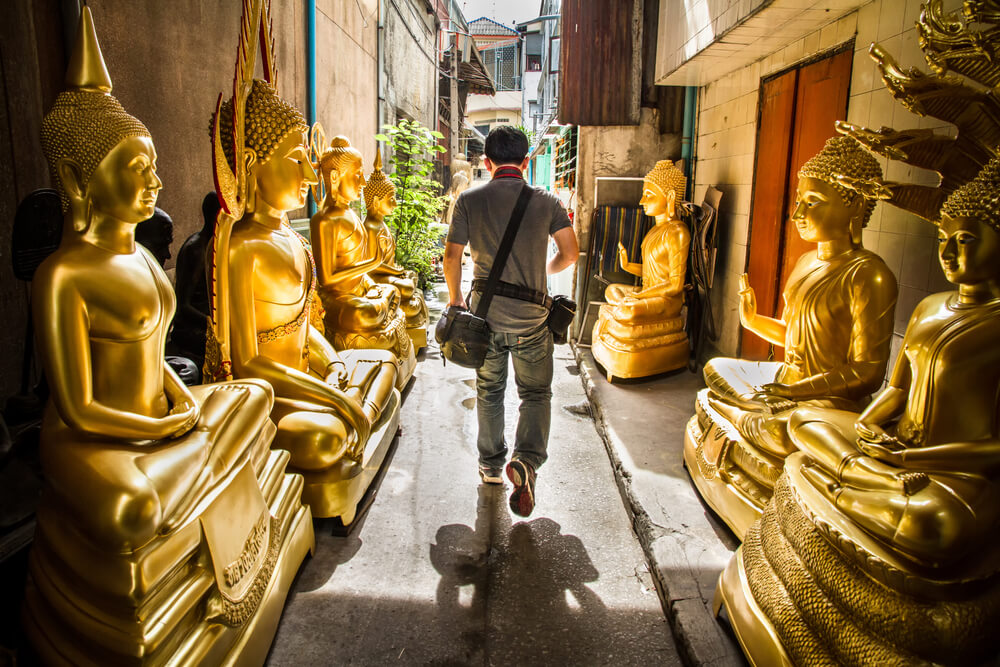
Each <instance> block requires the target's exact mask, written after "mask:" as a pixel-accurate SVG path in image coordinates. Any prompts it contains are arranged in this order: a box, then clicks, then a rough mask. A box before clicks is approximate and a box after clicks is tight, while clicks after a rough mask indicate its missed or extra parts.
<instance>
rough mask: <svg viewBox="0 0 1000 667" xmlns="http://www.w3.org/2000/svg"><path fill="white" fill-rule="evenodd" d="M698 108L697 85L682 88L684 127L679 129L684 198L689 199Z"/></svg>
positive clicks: (691, 190) (691, 185) (691, 186)
mask: <svg viewBox="0 0 1000 667" xmlns="http://www.w3.org/2000/svg"><path fill="white" fill-rule="evenodd" d="M697 110H698V87H697V86H686V87H685V88H684V127H683V129H682V130H681V159H682V160H684V176H685V177H686V178H687V191H686V192H685V193H684V198H685V199H686V200H687V201H691V195H692V193H693V192H694V184H693V183H692V182H691V174H692V173H693V172H694V124H695V114H696V113H697Z"/></svg>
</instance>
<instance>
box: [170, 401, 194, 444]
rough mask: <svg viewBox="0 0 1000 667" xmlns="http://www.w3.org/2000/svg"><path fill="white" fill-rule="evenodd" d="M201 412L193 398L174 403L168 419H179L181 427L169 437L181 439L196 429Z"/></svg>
mask: <svg viewBox="0 0 1000 667" xmlns="http://www.w3.org/2000/svg"><path fill="white" fill-rule="evenodd" d="M199 412H200V411H199V410H198V404H197V403H195V402H194V399H193V398H187V397H185V398H183V399H182V400H180V401H178V402H177V403H174V406H173V407H172V408H170V413H169V416H168V417H167V418H168V419H170V418H177V419H178V421H180V425H179V426H178V427H177V428H176V429H175V430H174V431H173V432H171V433H170V435H169V436H168V437H170V438H179V437H181V436H182V435H184V434H185V433H187V432H188V431H190V430H191V429H192V428H194V425H195V424H197V423H198V417H199Z"/></svg>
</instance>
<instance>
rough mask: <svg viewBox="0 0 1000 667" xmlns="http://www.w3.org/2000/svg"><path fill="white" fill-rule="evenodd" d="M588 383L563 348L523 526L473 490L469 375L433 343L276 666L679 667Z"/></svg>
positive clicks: (291, 610) (302, 580) (292, 606)
mask: <svg viewBox="0 0 1000 667" xmlns="http://www.w3.org/2000/svg"><path fill="white" fill-rule="evenodd" d="M436 305H437V307H438V308H440V303H439V304H436ZM578 373H579V371H578V370H577V365H576V362H575V360H574V359H573V356H572V352H571V350H570V348H569V347H567V346H559V347H557V348H556V362H555V381H554V387H553V390H554V399H553V419H552V437H551V442H550V447H549V451H550V458H549V462H548V463H547V464H546V465H545V466H544V467H543V468H542V469H541V471H540V474H539V477H538V487H537V496H538V504H537V507H536V509H535V513H534V514H533V516H531V517H530V518H528V519H525V520H522V519H520V518H519V517H516V516H512V515H511V514H510V512H509V510H508V508H507V494H508V493H509V492H510V486H509V484H508V485H505V487H504V488H500V487H494V486H486V485H481V484H480V483H479V478H478V474H477V471H476V448H475V432H476V414H475V380H474V374H473V371H470V370H467V369H463V368H460V367H458V366H454V365H451V364H449V365H448V366H447V367H443V366H442V364H441V360H440V357H439V353H438V351H437V349H436V348H435V347H434V346H433V343H432V348H431V349H430V350H428V352H427V353H426V358H425V359H424V360H423V361H422V362H421V363H420V365H419V368H418V371H417V377H416V380H415V383H414V384H413V385H412V388H411V391H410V393H409V395H408V396H407V397H406V400H405V403H404V405H403V409H402V419H401V422H402V424H403V435H402V437H401V438H400V442H399V447H398V449H397V451H396V453H395V456H394V458H393V459H392V460H391V462H390V463H389V468H388V471H387V474H386V476H385V478H384V480H383V481H382V484H381V487H380V488H379V491H378V495H377V497H376V498H375V502H374V504H373V505H372V507H371V509H370V511H369V513H368V515H367V517H366V518H365V520H364V523H363V524H362V525H360V526H358V528H357V529H356V530H355V531H354V533H353V534H352V535H351V536H349V537H346V538H340V537H333V536H332V535H330V534H329V531H327V530H323V526H322V524H317V531H318V532H317V544H316V555H315V556H314V557H313V558H312V559H311V560H309V561H307V563H306V564H305V566H304V568H303V570H302V571H301V573H300V574H299V577H298V579H297V581H296V583H295V586H294V589H293V594H292V595H291V596H290V597H289V601H288V604H287V606H286V608H285V612H284V616H283V618H282V621H281V626H280V628H279V631H278V634H277V637H276V638H275V642H274V645H273V648H272V651H271V654H270V657H269V664H270V665H274V666H277V665H348V664H354V665H383V664H400V665H515V664H531V665H568V664H573V665H679V664H680V661H679V658H678V654H677V651H676V649H675V647H674V642H673V638H672V635H671V632H670V627H669V625H668V624H667V622H666V620H665V618H664V615H663V611H662V608H661V606H660V601H659V598H658V597H657V593H656V590H655V588H654V585H653V579H652V577H651V575H650V573H649V571H648V568H647V566H646V560H645V558H644V555H643V552H642V549H641V547H640V545H639V542H638V540H637V538H636V535H635V533H634V532H633V531H632V527H631V524H630V519H629V515H628V513H627V512H626V510H625V507H624V505H623V503H622V497H621V495H620V493H619V490H618V487H617V486H616V481H615V476H614V473H613V471H612V466H611V464H610V462H609V458H608V454H607V451H606V450H605V447H604V444H603V443H602V441H601V438H600V436H599V435H598V433H597V432H596V430H595V427H594V422H593V420H592V419H591V418H590V416H589V414H588V413H587V412H586V409H585V406H586V401H587V397H586V395H585V394H584V391H583V387H582V384H581V382H580V378H579V377H578ZM509 391H510V394H509V397H508V406H509V408H508V411H507V423H508V431H509V432H510V433H512V432H513V427H514V423H515V421H516V409H515V407H514V406H515V405H516V403H515V402H514V400H513V397H514V393H513V382H512V381H511V382H510V387H509ZM567 407H568V408H570V409H567Z"/></svg>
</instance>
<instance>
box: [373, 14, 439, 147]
mask: <svg viewBox="0 0 1000 667" xmlns="http://www.w3.org/2000/svg"><path fill="white" fill-rule="evenodd" d="M382 12H383V21H384V25H385V28H384V32H383V55H382V59H383V61H382V77H381V88H382V97H383V99H384V104H383V108H382V124H394V123H396V122H397V121H398V120H399V119H400V118H410V119H411V120H416V121H419V122H420V124H421V125H423V126H425V127H429V128H431V129H436V128H437V85H438V70H437V55H436V48H437V46H436V44H437V39H436V37H437V28H436V22H437V19H436V17H435V15H434V14H433V13H428V11H427V4H426V2H424V1H423V0H396V1H395V2H386V3H384V8H383V9H382Z"/></svg>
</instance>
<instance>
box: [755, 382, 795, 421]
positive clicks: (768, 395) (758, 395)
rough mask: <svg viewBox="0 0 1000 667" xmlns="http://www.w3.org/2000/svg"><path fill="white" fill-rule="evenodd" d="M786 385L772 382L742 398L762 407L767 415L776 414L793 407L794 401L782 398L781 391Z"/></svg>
mask: <svg viewBox="0 0 1000 667" xmlns="http://www.w3.org/2000/svg"><path fill="white" fill-rule="evenodd" d="M787 386H788V385H784V384H780V383H777V382H772V383H769V384H765V385H763V386H761V387H758V388H757V391H756V392H754V393H752V394H749V395H746V396H744V397H743V398H744V399H745V400H746V401H748V402H749V403H752V404H759V405H761V406H763V407H764V411H765V412H767V413H768V414H772V415H773V414H778V413H779V412H785V411H786V410H791V409H792V408H794V407H795V401H792V400H790V399H789V398H787V397H785V396H782V395H781V391H782V390H783V389H784V388H786V387H787Z"/></svg>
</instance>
